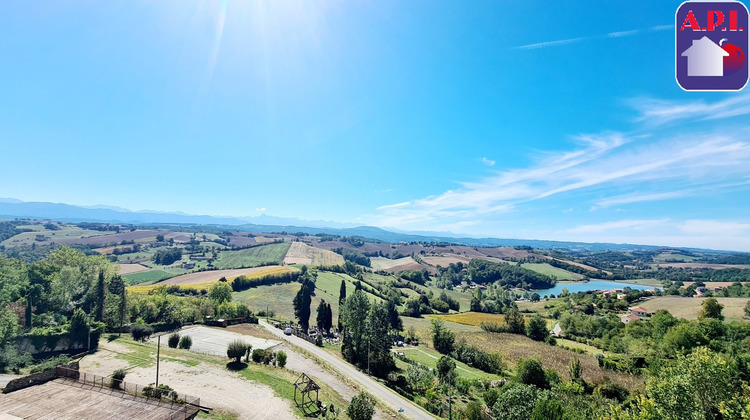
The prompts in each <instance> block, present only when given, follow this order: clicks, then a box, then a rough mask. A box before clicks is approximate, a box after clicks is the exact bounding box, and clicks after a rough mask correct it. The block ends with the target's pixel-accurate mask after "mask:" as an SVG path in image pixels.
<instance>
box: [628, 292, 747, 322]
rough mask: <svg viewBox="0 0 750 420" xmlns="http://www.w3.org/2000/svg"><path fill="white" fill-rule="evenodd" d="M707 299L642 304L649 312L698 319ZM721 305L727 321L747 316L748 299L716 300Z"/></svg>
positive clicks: (670, 299)
mask: <svg viewBox="0 0 750 420" xmlns="http://www.w3.org/2000/svg"><path fill="white" fill-rule="evenodd" d="M706 299H707V298H691V297H681V296H661V297H655V298H653V299H649V300H647V301H645V302H642V303H640V304H639V305H638V306H642V307H644V308H646V309H648V310H649V311H652V312H654V311H658V310H660V309H665V310H667V311H669V313H671V314H672V315H674V316H675V317H677V318H684V319H697V318H698V313H700V310H701V305H703V301H704V300H706ZM716 300H718V301H719V303H720V304H722V305H724V311H723V314H724V317H725V319H726V320H727V321H741V320H743V318H744V315H745V305H746V304H747V302H748V300H750V299H748V298H722V297H720V298H716Z"/></svg>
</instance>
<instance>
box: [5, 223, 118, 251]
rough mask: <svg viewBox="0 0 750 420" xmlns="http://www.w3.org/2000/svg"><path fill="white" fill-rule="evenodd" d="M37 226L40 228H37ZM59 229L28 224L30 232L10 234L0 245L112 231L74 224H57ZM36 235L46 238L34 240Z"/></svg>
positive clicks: (77, 236)
mask: <svg viewBox="0 0 750 420" xmlns="http://www.w3.org/2000/svg"><path fill="white" fill-rule="evenodd" d="M39 226H41V227H42V229H39ZM59 226H60V230H46V229H44V226H42V225H30V226H27V227H28V228H33V229H34V231H32V232H24V233H19V234H18V235H15V236H12V237H10V238H8V239H6V240H4V241H3V242H2V243H0V244H2V245H5V246H6V247H8V248H12V247H14V246H19V245H32V244H46V243H50V242H55V243H60V241H61V240H71V239H80V238H88V237H91V236H103V235H107V234H110V233H112V232H99V231H97V230H89V229H81V228H79V227H78V226H75V225H59ZM37 235H44V236H45V237H46V238H47V239H46V240H45V241H44V242H39V241H37V240H36V236H37Z"/></svg>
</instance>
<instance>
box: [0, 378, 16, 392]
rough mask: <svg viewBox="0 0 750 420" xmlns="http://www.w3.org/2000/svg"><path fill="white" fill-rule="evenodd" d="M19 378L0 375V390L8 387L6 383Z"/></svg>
mask: <svg viewBox="0 0 750 420" xmlns="http://www.w3.org/2000/svg"><path fill="white" fill-rule="evenodd" d="M20 377H21V376H20V375H0V389H3V388H5V386H6V385H8V382H10V381H12V380H13V379H16V378H20Z"/></svg>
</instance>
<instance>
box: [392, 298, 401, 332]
mask: <svg viewBox="0 0 750 420" xmlns="http://www.w3.org/2000/svg"><path fill="white" fill-rule="evenodd" d="M396 306H398V302H396V299H388V319H389V323H390V325H391V329H392V330H393V331H403V330H404V323H403V321H401V317H400V316H399V315H398V309H397V308H396Z"/></svg>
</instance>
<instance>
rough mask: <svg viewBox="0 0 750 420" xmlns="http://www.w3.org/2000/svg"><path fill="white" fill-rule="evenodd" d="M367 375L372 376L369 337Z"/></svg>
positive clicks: (368, 340) (368, 338) (368, 342)
mask: <svg viewBox="0 0 750 420" xmlns="http://www.w3.org/2000/svg"><path fill="white" fill-rule="evenodd" d="M367 374H368V375H372V373H370V337H367Z"/></svg>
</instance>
